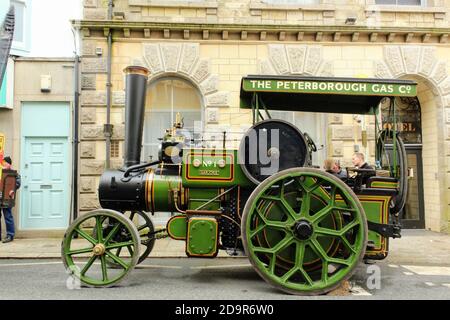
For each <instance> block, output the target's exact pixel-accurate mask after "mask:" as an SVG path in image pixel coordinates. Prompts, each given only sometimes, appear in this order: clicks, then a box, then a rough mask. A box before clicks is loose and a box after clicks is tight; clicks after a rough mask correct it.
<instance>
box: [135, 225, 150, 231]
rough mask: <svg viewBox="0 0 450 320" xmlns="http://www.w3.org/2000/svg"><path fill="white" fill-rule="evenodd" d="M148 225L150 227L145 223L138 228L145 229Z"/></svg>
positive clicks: (139, 229)
mask: <svg viewBox="0 0 450 320" xmlns="http://www.w3.org/2000/svg"><path fill="white" fill-rule="evenodd" d="M147 227H148V226H147V225H146V224H143V225H142V226H140V227H138V228H137V230H138V231H141V230H143V229H145V228H147Z"/></svg>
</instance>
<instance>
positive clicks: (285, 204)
mask: <svg viewBox="0 0 450 320" xmlns="http://www.w3.org/2000/svg"><path fill="white" fill-rule="evenodd" d="M281 204H282V205H283V207H284V208H285V209H286V211H287V213H288V217H290V218H291V219H292V220H296V218H297V213H296V212H295V211H294V209H292V207H291V206H290V205H289V203H288V202H287V201H286V199H284V198H283V197H282V198H281Z"/></svg>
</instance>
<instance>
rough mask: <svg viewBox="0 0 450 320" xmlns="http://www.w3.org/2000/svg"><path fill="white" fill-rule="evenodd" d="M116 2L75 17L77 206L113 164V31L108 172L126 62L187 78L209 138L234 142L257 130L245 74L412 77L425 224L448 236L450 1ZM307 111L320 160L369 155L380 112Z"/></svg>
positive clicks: (156, 74)
mask: <svg viewBox="0 0 450 320" xmlns="http://www.w3.org/2000/svg"><path fill="white" fill-rule="evenodd" d="M113 2H114V8H113V19H112V20H109V19H107V18H108V7H107V4H108V1H101V0H84V18H83V20H81V21H74V22H73V24H74V26H75V27H76V28H78V29H79V30H80V32H81V36H82V62H81V64H82V66H81V86H82V94H81V123H80V128H81V143H80V149H81V151H80V155H81V156H80V160H79V161H80V190H79V191H80V195H79V196H80V210H81V211H89V210H92V209H94V208H96V207H98V198H97V194H96V189H97V185H98V179H99V175H100V174H101V172H102V171H103V170H104V167H105V159H106V153H105V150H106V147H105V136H104V133H103V125H104V123H105V119H106V100H107V97H106V88H107V83H106V82H107V74H106V72H107V50H108V46H107V35H108V34H109V32H112V39H113V41H112V51H111V54H112V70H111V80H112V81H111V85H112V96H111V99H112V108H111V123H112V124H113V136H112V141H113V142H112V145H113V144H115V145H116V146H118V150H119V152H118V153H115V155H114V156H113V157H112V158H111V166H112V167H118V166H120V165H121V164H122V148H123V145H122V144H123V137H124V123H123V122H124V113H123V105H124V91H123V89H124V75H123V69H124V68H125V67H126V66H128V65H143V66H145V67H147V68H148V69H149V70H150V71H151V76H150V79H149V84H150V85H152V84H155V83H157V82H158V81H161V80H163V79H168V78H170V79H181V80H183V81H185V82H187V83H189V84H190V85H191V86H192V87H193V88H194V89H195V90H196V91H197V92H198V95H199V97H200V98H199V99H200V100H199V101H200V108H201V109H200V110H201V115H200V116H199V120H202V121H203V123H204V126H203V130H204V131H205V136H208V135H209V136H208V137H209V138H211V139H207V140H214V132H221V131H228V132H229V134H228V136H227V137H228V139H227V144H228V146H230V147H232V146H236V144H237V143H238V141H239V139H240V135H241V134H242V132H244V131H245V130H246V129H247V128H248V127H249V126H251V113H250V112H248V111H244V110H240V109H239V89H240V81H241V78H242V76H245V75H247V74H279V75H288V74H292V75H311V76H330V77H370V78H396V79H412V80H415V81H417V82H418V100H419V102H420V107H421V130H422V133H421V137H422V145H421V158H420V160H421V162H422V166H421V167H422V169H423V177H421V181H420V183H421V184H422V186H423V190H424V199H426V201H424V203H423V206H424V208H423V211H424V218H423V219H424V223H425V227H426V228H428V229H431V230H434V231H439V232H449V231H450V228H449V226H450V214H449V211H450V209H449V204H450V190H449V187H450V75H449V74H450V61H449V59H450V46H449V44H448V34H449V33H450V28H449V14H450V1H449V0H445V1H444V0H428V1H426V3H425V2H424V1H416V2H414V1H412V2H414V3H416V5H395V4H393V5H381V4H378V3H379V1H376V0H366V1H363V0H353V1H345V0H342V1H328V0H317V1H315V0H309V1H301V0H299V1H271V0H267V1H264V0H258V1H256V0H241V1H234V0H230V1H224V0H217V1H182V0H177V1H153V0H115V1H113ZM381 2H384V3H385V2H386V1H380V3H381ZM392 3H396V1H392ZM284 116H286V115H284ZM284 116H283V117H284ZM288 117H291V115H288ZM311 117H312V116H311V115H299V116H298V117H297V118H296V116H295V115H294V116H293V119H298V122H297V123H296V124H297V125H298V126H299V127H300V128H301V126H302V123H303V125H305V126H309V127H308V128H309V130H312V131H315V132H313V134H312V135H313V136H315V137H316V138H317V139H318V140H319V144H320V145H321V146H323V148H321V149H322V150H321V155H320V156H319V157H318V158H317V159H316V160H318V161H320V160H321V159H323V158H324V157H334V158H337V159H340V160H341V163H342V164H343V165H344V166H345V165H347V164H349V161H350V159H351V155H352V153H353V152H354V150H355V148H357V149H359V150H361V151H363V152H365V153H366V155H367V156H368V157H369V158H370V159H373V156H374V125H375V123H374V120H373V117H368V116H367V117H358V116H352V115H345V116H343V115H339V114H332V115H317V116H314V117H312V118H311ZM307 119H309V120H307ZM211 132H212V133H211ZM363 133H366V134H367V142H366V140H365V139H363V136H364V134H363ZM211 143H212V144H214V141H213V142H211ZM319 164H320V163H319Z"/></svg>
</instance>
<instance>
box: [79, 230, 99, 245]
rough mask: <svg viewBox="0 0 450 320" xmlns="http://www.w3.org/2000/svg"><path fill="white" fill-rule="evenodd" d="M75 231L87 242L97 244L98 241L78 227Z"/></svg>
mask: <svg viewBox="0 0 450 320" xmlns="http://www.w3.org/2000/svg"><path fill="white" fill-rule="evenodd" d="M75 231H76V232H77V233H78V234H79V235H80V236H82V237H83V238H84V239H86V240H87V241H89V242H90V243H92V244H97V240H95V239H94V238H92V237H91V236H90V235H88V234H87V233H86V232H84V231H82V230H81V229H80V228H79V227H77V228H76V229H75Z"/></svg>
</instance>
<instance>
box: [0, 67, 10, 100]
mask: <svg viewBox="0 0 450 320" xmlns="http://www.w3.org/2000/svg"><path fill="white" fill-rule="evenodd" d="M7 77H8V75H7V71H5V74H4V75H3V81H2V83H1V84H0V86H1V87H0V107H4V106H6V78H7Z"/></svg>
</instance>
